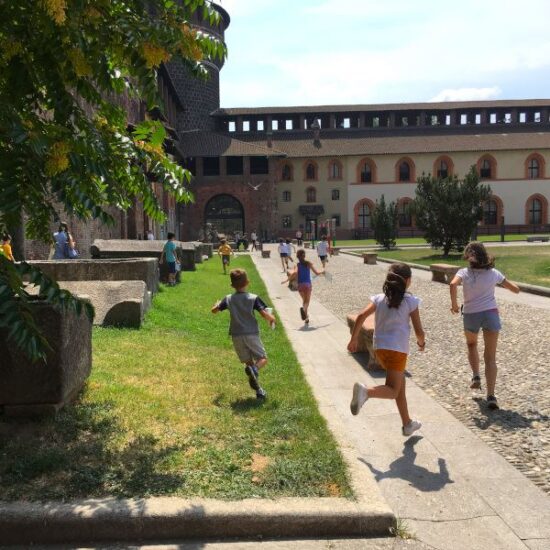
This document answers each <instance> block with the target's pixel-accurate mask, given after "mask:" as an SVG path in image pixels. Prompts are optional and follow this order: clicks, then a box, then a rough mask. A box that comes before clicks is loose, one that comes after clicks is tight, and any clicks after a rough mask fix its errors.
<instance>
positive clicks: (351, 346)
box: [348, 303, 376, 353]
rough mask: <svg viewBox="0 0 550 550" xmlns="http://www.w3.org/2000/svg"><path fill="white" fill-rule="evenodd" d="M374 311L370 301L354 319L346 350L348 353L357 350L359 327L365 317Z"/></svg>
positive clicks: (374, 308) (374, 307)
mask: <svg viewBox="0 0 550 550" xmlns="http://www.w3.org/2000/svg"><path fill="white" fill-rule="evenodd" d="M375 311H376V306H375V305H374V304H373V303H370V304H369V305H368V306H367V307H366V308H365V309H363V311H361V313H359V315H358V316H357V319H356V320H355V324H354V325H353V330H352V332H351V339H350V341H349V344H348V351H349V352H350V353H355V352H356V351H357V344H358V341H359V332H360V331H361V327H362V326H363V323H364V322H365V320H366V319H367V317H368V316H369V315H372V314H373V313H374V312H375Z"/></svg>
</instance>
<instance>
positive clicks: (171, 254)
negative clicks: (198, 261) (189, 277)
mask: <svg viewBox="0 0 550 550" xmlns="http://www.w3.org/2000/svg"><path fill="white" fill-rule="evenodd" d="M167 237H168V240H167V241H166V243H165V244H164V247H163V249H162V254H161V255H160V264H161V265H162V264H163V263H164V262H165V261H166V264H167V266H168V286H176V274H177V272H178V270H177V267H178V266H177V265H176V264H177V263H178V256H177V252H176V249H177V246H176V243H175V242H174V240H175V238H176V235H175V234H174V233H168V235H167Z"/></svg>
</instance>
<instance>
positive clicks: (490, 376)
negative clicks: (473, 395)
mask: <svg viewBox="0 0 550 550" xmlns="http://www.w3.org/2000/svg"><path fill="white" fill-rule="evenodd" d="M483 340H484V342H485V351H484V354H483V359H484V361H485V380H486V381H487V395H495V385H496V382H497V342H498V331H494V330H484V331H483Z"/></svg>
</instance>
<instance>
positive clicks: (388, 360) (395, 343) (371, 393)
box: [348, 263, 426, 436]
mask: <svg viewBox="0 0 550 550" xmlns="http://www.w3.org/2000/svg"><path fill="white" fill-rule="evenodd" d="M411 277H412V274H411V268H410V267H409V266H408V265H406V264H401V263H397V264H392V265H391V266H390V268H389V270H388V274H387V275H386V280H385V282H384V286H383V293H382V294H377V295H375V296H372V297H371V303H370V304H369V305H367V307H365V309H363V311H361V313H359V315H358V316H357V319H356V321H355V324H354V326H353V330H352V333H351V339H350V341H349V344H348V351H349V352H351V353H355V352H356V351H357V347H358V341H359V334H360V332H361V327H362V326H363V323H364V322H365V320H366V319H367V317H369V315H373V314H374V313H375V312H376V316H375V319H374V349H375V351H376V358H377V359H378V361H379V362H380V364H381V365H382V367H383V368H384V369H385V370H386V383H385V384H384V385H380V386H374V387H372V388H367V387H366V386H365V385H364V384H360V383H356V384H354V386H353V394H352V399H351V403H350V410H351V413H352V414H353V415H357V414H359V411H360V410H361V408H362V407H363V405H364V404H365V402H366V401H367V400H368V399H371V398H374V399H395V403H396V405H397V410H398V411H399V415H400V417H401V424H402V429H401V430H402V433H403V435H404V436H409V435H412V434H413V433H414V432H415V431H417V430H419V429H420V428H421V426H422V424H421V423H420V422H418V421H417V420H412V419H411V417H410V416H409V410H408V407H407V396H406V393H405V390H406V379H405V369H406V367H407V358H408V354H409V337H410V331H411V328H410V323H411V321H412V325H413V328H414V332H415V335H416V342H417V345H418V348H419V349H420V351H424V348H425V346H426V339H425V335H424V329H423V328H422V322H421V321H420V312H419V311H418V307H419V305H420V299H419V298H417V297H416V296H413V295H412V294H410V293H409V292H407V290H408V288H409V287H410V285H411Z"/></svg>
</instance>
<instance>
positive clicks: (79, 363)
mask: <svg viewBox="0 0 550 550" xmlns="http://www.w3.org/2000/svg"><path fill="white" fill-rule="evenodd" d="M31 310H32V315H33V318H34V320H35V322H36V324H37V326H38V327H39V329H40V330H41V332H42V334H43V335H44V336H45V338H46V339H47V341H48V342H49V344H50V346H51V350H50V351H49V352H48V354H47V357H46V362H45V363H44V362H42V361H41V362H38V363H32V362H31V361H30V360H29V359H27V357H26V356H25V355H24V354H23V353H22V352H20V351H19V350H18V349H17V347H16V346H15V345H14V343H13V342H12V341H8V340H7V331H5V330H0V357H1V358H2V360H1V361H0V380H2V383H1V384H0V406H2V407H3V408H4V413H5V414H7V415H21V416H25V415H33V414H44V413H51V412H55V411H56V410H57V409H59V408H60V407H62V406H64V405H65V404H67V403H70V402H71V401H72V400H74V399H75V397H76V396H77V395H78V392H79V391H80V390H81V388H82V386H83V385H84V382H85V381H86V379H87V378H88V376H89V374H90V371H91V368H92V323H91V322H90V321H89V320H88V318H87V317H86V316H85V315H80V316H78V315H76V313H74V312H60V311H58V310H56V309H54V308H53V307H52V306H51V305H50V304H48V303H46V302H45V301H42V300H37V301H36V302H34V303H32V304H31Z"/></svg>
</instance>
